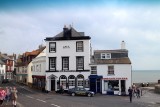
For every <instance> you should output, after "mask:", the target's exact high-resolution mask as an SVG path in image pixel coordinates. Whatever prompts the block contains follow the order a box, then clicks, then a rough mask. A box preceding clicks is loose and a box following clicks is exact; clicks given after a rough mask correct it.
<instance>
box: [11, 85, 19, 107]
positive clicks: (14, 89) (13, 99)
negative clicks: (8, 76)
mask: <svg viewBox="0 0 160 107" xmlns="http://www.w3.org/2000/svg"><path fill="white" fill-rule="evenodd" d="M17 92H18V91H17V89H16V87H13V89H12V90H11V93H12V94H11V96H12V103H13V106H14V107H16V105H17Z"/></svg>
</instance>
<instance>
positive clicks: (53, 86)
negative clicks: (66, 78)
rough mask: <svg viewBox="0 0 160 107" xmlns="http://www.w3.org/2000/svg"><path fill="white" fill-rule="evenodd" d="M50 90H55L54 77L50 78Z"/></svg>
mask: <svg viewBox="0 0 160 107" xmlns="http://www.w3.org/2000/svg"><path fill="white" fill-rule="evenodd" d="M51 91H55V79H51Z"/></svg>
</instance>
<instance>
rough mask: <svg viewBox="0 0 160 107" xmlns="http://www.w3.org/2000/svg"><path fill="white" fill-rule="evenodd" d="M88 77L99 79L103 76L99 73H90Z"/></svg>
mask: <svg viewBox="0 0 160 107" xmlns="http://www.w3.org/2000/svg"><path fill="white" fill-rule="evenodd" d="M89 78H95V79H101V78H103V76H100V75H90V76H89Z"/></svg>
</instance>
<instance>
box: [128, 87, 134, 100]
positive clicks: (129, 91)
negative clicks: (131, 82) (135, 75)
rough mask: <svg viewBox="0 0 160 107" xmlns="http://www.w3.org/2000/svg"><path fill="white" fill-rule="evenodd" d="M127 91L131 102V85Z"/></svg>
mask: <svg viewBox="0 0 160 107" xmlns="http://www.w3.org/2000/svg"><path fill="white" fill-rule="evenodd" d="M128 93H129V99H130V103H131V102H132V94H133V90H132V88H131V87H129V89H128Z"/></svg>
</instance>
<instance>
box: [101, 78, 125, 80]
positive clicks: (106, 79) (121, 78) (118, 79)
mask: <svg viewBox="0 0 160 107" xmlns="http://www.w3.org/2000/svg"><path fill="white" fill-rule="evenodd" d="M127 79H128V78H125V77H124V78H121V77H120V78H118V77H117V78H103V80H127Z"/></svg>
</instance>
